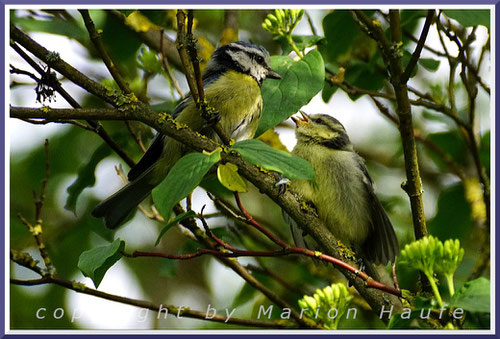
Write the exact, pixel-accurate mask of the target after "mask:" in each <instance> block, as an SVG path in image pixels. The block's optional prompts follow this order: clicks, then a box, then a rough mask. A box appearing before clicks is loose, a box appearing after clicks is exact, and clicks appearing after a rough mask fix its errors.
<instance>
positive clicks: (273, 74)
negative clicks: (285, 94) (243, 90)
mask: <svg viewBox="0 0 500 339" xmlns="http://www.w3.org/2000/svg"><path fill="white" fill-rule="evenodd" d="M266 78H271V79H281V75H279V74H278V72H276V71H273V70H272V69H270V70H269V72H267V76H266Z"/></svg>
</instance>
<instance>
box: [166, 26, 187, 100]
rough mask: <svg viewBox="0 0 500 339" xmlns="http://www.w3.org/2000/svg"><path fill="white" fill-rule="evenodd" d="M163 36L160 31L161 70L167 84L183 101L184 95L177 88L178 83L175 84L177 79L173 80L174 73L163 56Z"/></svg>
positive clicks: (178, 87) (179, 88)
mask: <svg viewBox="0 0 500 339" xmlns="http://www.w3.org/2000/svg"><path fill="white" fill-rule="evenodd" d="M163 36H164V33H163V30H162V31H161V36H160V55H161V63H162V65H163V69H164V70H165V72H166V73H167V79H168V82H169V83H170V86H172V87H174V88H175V90H176V92H177V94H179V96H180V98H181V99H184V93H182V90H181V87H180V86H179V83H178V82H177V79H176V78H175V76H174V73H173V72H172V69H171V68H170V65H169V63H168V59H167V57H166V56H165V49H164V48H163V44H164V39H163Z"/></svg>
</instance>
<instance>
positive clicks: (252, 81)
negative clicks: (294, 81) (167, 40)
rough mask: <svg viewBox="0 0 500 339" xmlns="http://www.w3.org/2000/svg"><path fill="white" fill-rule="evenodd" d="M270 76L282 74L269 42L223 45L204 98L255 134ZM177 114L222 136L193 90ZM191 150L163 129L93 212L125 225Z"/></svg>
mask: <svg viewBox="0 0 500 339" xmlns="http://www.w3.org/2000/svg"><path fill="white" fill-rule="evenodd" d="M266 78H272V79H280V78H281V76H280V75H279V74H278V73H277V72H275V71H273V70H272V69H271V65H270V56H269V53H268V52H267V50H266V49H265V48H264V47H261V46H256V45H253V44H250V43H247V42H242V41H238V42H233V43H230V44H227V45H224V46H222V47H220V48H218V49H217V50H216V51H215V52H214V53H213V55H212V57H211V58H210V60H209V62H208V64H207V66H206V68H205V70H204V72H203V75H202V80H203V88H204V92H205V99H206V101H207V103H208V105H209V106H210V107H212V108H213V109H214V110H215V111H217V112H218V113H219V115H220V120H219V123H220V125H221V127H222V130H223V131H224V133H225V135H227V136H229V137H231V138H232V139H233V140H235V141H240V140H244V139H251V138H253V136H254V135H255V132H256V131H257V127H258V125H259V121H260V116H261V113H262V96H261V93H260V91H261V85H262V82H263V81H264V79H266ZM172 116H173V117H174V118H175V119H176V120H177V121H178V122H180V123H182V124H186V125H188V126H189V127H190V128H191V129H193V130H195V131H198V132H200V133H202V134H205V135H206V136H208V137H210V138H215V139H216V140H218V137H217V136H216V135H215V133H214V132H213V130H212V128H211V127H210V126H209V125H208V124H207V122H206V120H205V119H204V118H203V117H202V116H201V112H200V111H199V110H198V109H197V108H196V103H195V102H194V100H193V98H192V97H191V96H188V97H186V99H184V100H183V101H181V102H180V103H179V104H178V106H177V107H176V108H175V110H174V112H173V113H172ZM186 152H187V149H186V148H185V147H184V146H183V145H182V144H181V143H179V142H178V141H175V140H174V139H172V138H170V137H168V136H165V135H163V134H160V133H158V134H157V135H156V137H155V139H154V140H153V142H152V144H151V146H150V147H149V148H148V150H147V151H146V153H145V154H144V155H143V157H142V158H141V160H140V161H139V162H138V163H137V165H135V166H134V167H133V168H132V169H131V170H130V171H129V173H128V179H129V181H130V182H129V183H128V184H127V185H125V186H124V187H123V188H122V189H120V190H119V191H118V192H116V193H115V194H113V195H111V196H110V197H109V198H107V199H106V200H104V201H102V202H101V203H100V204H98V205H97V206H96V207H95V209H94V210H93V211H92V215H93V216H94V217H97V218H100V217H104V221H105V224H106V226H107V227H108V228H111V229H114V228H117V227H118V226H120V225H121V224H122V223H123V222H124V221H125V219H126V218H127V216H128V215H129V214H130V213H131V212H132V211H133V210H134V209H135V208H136V207H137V205H139V204H140V203H141V202H142V201H143V200H144V199H145V198H146V197H148V195H149V194H150V193H151V191H152V190H153V188H155V187H156V186H157V185H159V184H160V183H161V182H162V181H163V179H164V178H165V177H166V176H167V174H168V172H169V171H170V169H171V168H172V166H173V165H174V164H175V162H176V161H177V160H179V159H180V158H181V157H182V156H183V155H184V154H185V153H186Z"/></svg>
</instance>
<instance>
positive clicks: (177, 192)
mask: <svg viewBox="0 0 500 339" xmlns="http://www.w3.org/2000/svg"><path fill="white" fill-rule="evenodd" d="M219 160H220V150H218V151H216V152H214V153H212V154H204V153H189V154H187V155H185V156H183V157H182V158H181V159H179V161H177V162H176V163H175V165H174V166H173V167H172V169H171V170H170V172H168V175H167V177H166V178H165V179H164V180H163V181H162V182H161V184H160V185H158V186H157V187H156V188H155V189H153V201H154V203H155V205H156V207H157V208H158V210H159V211H160V213H161V215H163V217H164V218H168V217H169V216H170V214H171V213H172V209H173V207H174V205H175V204H177V203H178V202H179V201H180V200H181V199H183V198H185V197H186V196H187V195H188V194H189V193H191V192H192V191H193V190H194V189H195V188H196V186H198V185H199V184H200V182H201V180H202V179H203V177H204V176H205V174H207V172H208V171H209V170H210V168H212V166H213V165H214V164H215V163H216V162H217V161H219Z"/></svg>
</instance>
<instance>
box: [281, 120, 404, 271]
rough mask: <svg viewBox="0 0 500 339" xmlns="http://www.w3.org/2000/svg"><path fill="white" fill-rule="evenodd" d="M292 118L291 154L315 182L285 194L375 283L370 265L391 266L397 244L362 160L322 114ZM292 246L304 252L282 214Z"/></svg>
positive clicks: (294, 185) (294, 229)
mask: <svg viewBox="0 0 500 339" xmlns="http://www.w3.org/2000/svg"><path fill="white" fill-rule="evenodd" d="M301 114H302V118H295V117H292V119H293V121H294V122H295V124H296V126H297V128H296V131H295V135H296V138H297V144H296V146H295V148H294V149H293V151H292V153H293V154H294V155H296V156H299V157H301V158H304V159H306V160H308V161H309V162H310V163H311V165H312V167H313V169H314V172H315V174H316V180H315V183H313V182H311V181H307V180H296V181H293V182H292V183H291V186H290V189H291V190H293V191H294V192H296V193H298V194H299V195H300V196H301V197H302V198H303V199H304V200H305V201H307V202H311V203H313V204H314V206H315V207H316V209H317V212H318V215H319V218H320V219H321V220H322V221H323V222H324V223H325V225H326V227H328V228H329V230H330V231H331V232H332V233H333V235H335V237H336V238H337V239H338V240H340V241H341V242H342V243H343V244H344V245H346V246H350V247H352V248H353V249H354V250H355V252H356V255H357V257H358V258H361V259H362V260H363V263H364V265H366V271H367V273H368V274H369V275H370V276H372V277H373V278H374V279H377V280H378V274H377V272H376V271H375V269H374V267H373V265H372V264H382V265H386V264H387V263H388V262H389V261H391V262H394V261H395V257H396V255H397V254H398V253H399V244H398V240H397V238H396V234H395V233H394V229H393V227H392V224H391V222H390V220H389V218H388V217H387V214H386V213H385V211H384V209H383V207H382V205H381V204H380V202H379V200H378V199H377V196H376V195H375V192H374V188H373V181H372V179H371V178H370V175H369V174H368V171H367V169H366V166H365V164H364V160H363V158H361V157H360V156H359V155H358V154H357V153H356V152H355V151H354V149H353V146H352V144H351V142H350V140H349V137H348V136H347V133H346V131H345V129H344V126H342V124H341V123H340V122H339V121H338V120H337V119H335V118H333V117H331V116H329V115H326V114H314V115H311V116H308V115H306V114H305V113H303V112H301ZM285 220H286V221H287V222H288V223H289V224H290V226H291V230H292V236H293V238H294V240H295V242H296V243H297V245H298V246H301V247H307V244H306V243H305V240H304V239H303V236H304V234H303V233H302V232H301V230H300V229H298V227H297V225H296V224H295V222H293V220H292V219H291V218H290V217H288V216H287V215H285Z"/></svg>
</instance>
